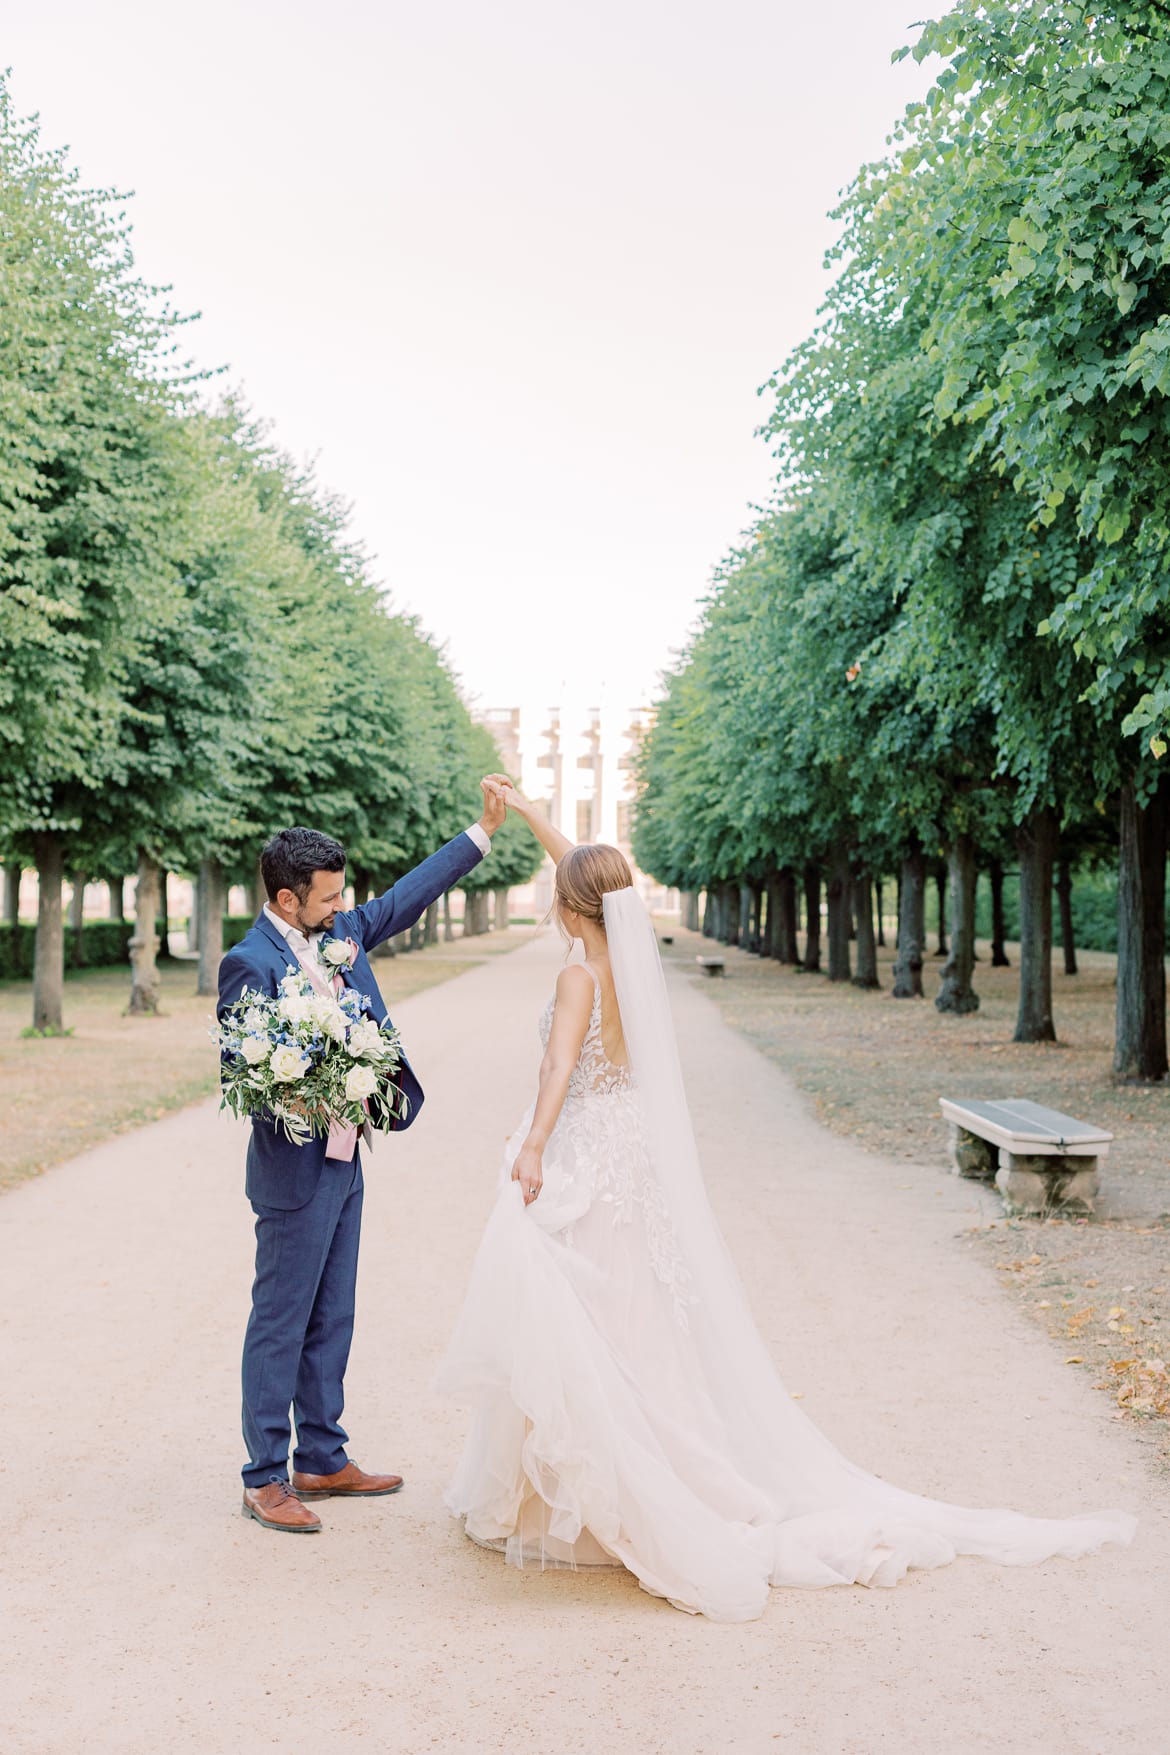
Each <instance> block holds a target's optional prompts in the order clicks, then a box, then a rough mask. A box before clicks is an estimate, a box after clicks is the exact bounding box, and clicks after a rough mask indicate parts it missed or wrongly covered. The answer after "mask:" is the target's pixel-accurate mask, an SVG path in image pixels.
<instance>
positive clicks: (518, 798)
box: [500, 781, 532, 817]
mask: <svg viewBox="0 0 1170 1755" xmlns="http://www.w3.org/2000/svg"><path fill="white" fill-rule="evenodd" d="M500 790H501V792H502V793H503V797H504V803H505V804H506V805H507V807H508V809H509V810H514V811H515V812H516V815H517V816H520V817H526V816H529V815H531V812H532V802H531V800H530V799H527V798H525V796H524V794H523V793H522V792H521V791H519V789H518V788H517V787H515V786H513V785H512V784H511V782H510V781H509V783H508V785H507V786H504V787H501V789H500Z"/></svg>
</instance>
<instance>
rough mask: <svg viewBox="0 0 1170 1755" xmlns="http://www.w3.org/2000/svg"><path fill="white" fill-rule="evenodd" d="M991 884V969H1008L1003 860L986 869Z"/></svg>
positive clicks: (998, 860) (993, 861)
mask: <svg viewBox="0 0 1170 1755" xmlns="http://www.w3.org/2000/svg"><path fill="white" fill-rule="evenodd" d="M987 877H988V881H989V882H990V884H991V967H992V968H993V969H1010V968H1011V966H1012V965H1011V958H1010V957H1009V956H1008V954H1007V951H1006V950H1005V948H1004V940H1005V939H1006V937H1007V930H1006V927H1005V925H1004V917H1003V860H1002V859H993V860H991V861H990V863H989V864H988V867H987Z"/></svg>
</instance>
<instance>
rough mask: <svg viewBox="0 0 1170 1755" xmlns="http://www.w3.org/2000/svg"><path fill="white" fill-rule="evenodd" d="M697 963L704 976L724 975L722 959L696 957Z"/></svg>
mask: <svg viewBox="0 0 1170 1755" xmlns="http://www.w3.org/2000/svg"><path fill="white" fill-rule="evenodd" d="M695 962H696V963H697V964H698V965H699V968H700V969H701V970H702V971H703V973H704V975H722V973H723V958H722V957H696V958H695Z"/></svg>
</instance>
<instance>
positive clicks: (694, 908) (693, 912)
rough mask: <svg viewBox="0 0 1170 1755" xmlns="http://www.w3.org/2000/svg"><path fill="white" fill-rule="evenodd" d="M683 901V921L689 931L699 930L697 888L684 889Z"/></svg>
mask: <svg viewBox="0 0 1170 1755" xmlns="http://www.w3.org/2000/svg"><path fill="white" fill-rule="evenodd" d="M681 901H682V923H683V927H684V928H685V930H686V931H687V932H698V931H699V893H698V891H697V890H684V891H683V893H682V897H681Z"/></svg>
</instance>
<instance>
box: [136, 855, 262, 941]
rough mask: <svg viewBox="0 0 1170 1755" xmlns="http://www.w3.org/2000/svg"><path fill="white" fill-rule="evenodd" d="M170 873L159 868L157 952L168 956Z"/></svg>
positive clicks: (169, 937)
mask: <svg viewBox="0 0 1170 1755" xmlns="http://www.w3.org/2000/svg"><path fill="white" fill-rule="evenodd" d="M170 875H171V874H170V872H168V871H163V870H161V869H160V871H159V874H158V954H159V956H160V957H169V956H170V954H171V904H170V900H169V894H168V892H169V887H170V886H169V882H168V880H169V878H170ZM257 912H259V910H257Z"/></svg>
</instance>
